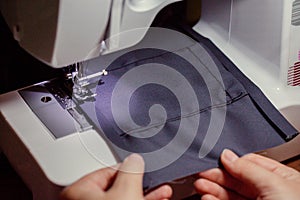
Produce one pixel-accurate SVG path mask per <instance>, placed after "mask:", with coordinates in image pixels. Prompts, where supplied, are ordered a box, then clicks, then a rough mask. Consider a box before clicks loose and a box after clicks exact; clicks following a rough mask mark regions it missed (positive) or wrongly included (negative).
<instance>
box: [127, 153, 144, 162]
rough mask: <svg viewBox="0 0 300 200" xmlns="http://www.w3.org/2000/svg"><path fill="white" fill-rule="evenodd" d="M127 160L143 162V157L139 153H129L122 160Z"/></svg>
mask: <svg viewBox="0 0 300 200" xmlns="http://www.w3.org/2000/svg"><path fill="white" fill-rule="evenodd" d="M127 161H130V162H144V159H143V157H142V156H140V155H139V154H137V153H133V154H131V155H129V156H128V157H127V158H125V160H124V162H127Z"/></svg>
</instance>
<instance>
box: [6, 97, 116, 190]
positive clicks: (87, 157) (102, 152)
mask: <svg viewBox="0 0 300 200" xmlns="http://www.w3.org/2000/svg"><path fill="white" fill-rule="evenodd" d="M0 111H1V114H2V115H3V116H4V117H5V119H6V120H7V122H8V123H9V124H10V126H11V127H13V129H14V131H15V133H16V134H17V136H18V137H19V138H20V139H21V141H22V142H23V143H24V144H25V146H26V147H27V148H28V150H29V152H30V154H31V155H30V156H32V157H33V158H34V159H35V160H36V161H37V163H38V164H39V166H40V167H41V168H42V170H43V171H44V173H45V175H46V176H47V177H48V179H49V180H50V181H51V182H52V183H54V184H56V185H60V186H66V185H68V184H70V183H72V182H74V181H75V180H77V179H78V178H80V177H81V176H83V175H84V174H86V173H89V172H91V171H94V170H96V169H100V168H103V167H106V166H111V165H114V164H115V163H116V160H115V159H114V157H113V155H112V154H111V151H110V150H109V148H108V146H107V145H106V143H105V142H104V141H103V140H102V138H101V137H100V136H98V134H97V133H96V132H95V131H93V130H91V131H86V132H83V133H80V134H79V133H74V134H72V135H69V136H67V137H64V138H61V139H57V140H56V139H54V138H53V137H52V135H51V133H49V131H48V129H47V128H46V127H45V126H44V125H43V124H42V123H41V122H40V121H39V119H38V118H37V117H36V116H35V115H34V113H33V112H32V111H31V110H30V108H29V107H28V106H27V104H26V103H25V102H24V101H23V99H22V98H21V97H20V96H19V94H18V93H17V92H10V93H7V94H4V95H1V96H0ZM2 131H4V130H2ZM82 138H84V139H82ZM83 140H84V141H92V142H91V143H90V144H89V145H92V146H91V148H93V149H94V150H96V152H99V154H98V155H96V156H97V159H96V158H95V157H94V156H93V155H92V154H90V152H89V151H88V150H87V149H86V146H85V143H83V142H82V141H83ZM93 152H95V151H93ZM99 160H100V161H101V160H102V161H103V162H99Z"/></svg>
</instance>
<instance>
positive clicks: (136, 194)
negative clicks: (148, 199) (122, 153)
mask: <svg viewBox="0 0 300 200" xmlns="http://www.w3.org/2000/svg"><path fill="white" fill-rule="evenodd" d="M144 168H145V163H144V160H143V157H142V156H140V155H138V154H131V155H130V156H128V157H127V158H125V160H124V161H123V163H122V164H121V166H120V168H119V172H118V175H117V177H116V180H115V182H114V184H113V187H112V189H120V190H122V192H123V194H124V195H125V194H126V195H127V196H128V197H131V199H132V198H134V199H137V198H143V175H144ZM124 199H125V198H124Z"/></svg>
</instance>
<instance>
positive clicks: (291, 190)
mask: <svg viewBox="0 0 300 200" xmlns="http://www.w3.org/2000/svg"><path fill="white" fill-rule="evenodd" d="M221 162H222V165H223V169H221V168H214V169H210V170H207V171H204V172H201V173H199V176H200V178H199V179H198V180H197V181H196V182H195V183H194V186H195V189H196V190H197V192H198V193H200V194H201V195H202V197H201V198H202V200H217V199H218V200H228V199H235V200H239V199H259V200H282V199H289V200H293V199H300V173H299V172H298V171H296V170H294V169H292V168H290V167H287V166H286V165H283V164H281V163H279V162H277V161H275V160H272V159H269V158H266V157H263V156H260V155H257V154H247V155H245V156H243V157H238V156H237V155H236V154H235V153H233V152H232V151H230V150H224V151H223V153H222V154H221Z"/></svg>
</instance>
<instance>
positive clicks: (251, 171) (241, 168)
mask: <svg viewBox="0 0 300 200" xmlns="http://www.w3.org/2000/svg"><path fill="white" fill-rule="evenodd" d="M221 162H222V164H223V166H224V168H225V169H226V171H227V172H228V173H229V174H230V175H231V176H233V177H234V178H236V179H238V180H240V181H242V182H243V183H245V184H248V185H249V184H250V185H253V186H254V187H255V188H256V189H257V191H260V192H262V191H261V190H263V189H264V188H269V187H272V186H274V184H278V181H279V177H278V176H277V175H276V174H274V173H272V172H270V171H268V170H266V169H264V168H263V167H261V166H259V165H257V164H256V163H254V162H251V161H250V160H248V159H246V158H243V157H241V158H239V157H238V156H237V155H236V154H235V153H233V152H232V151H230V150H227V149H225V150H224V151H223V153H222V155H221Z"/></svg>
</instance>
